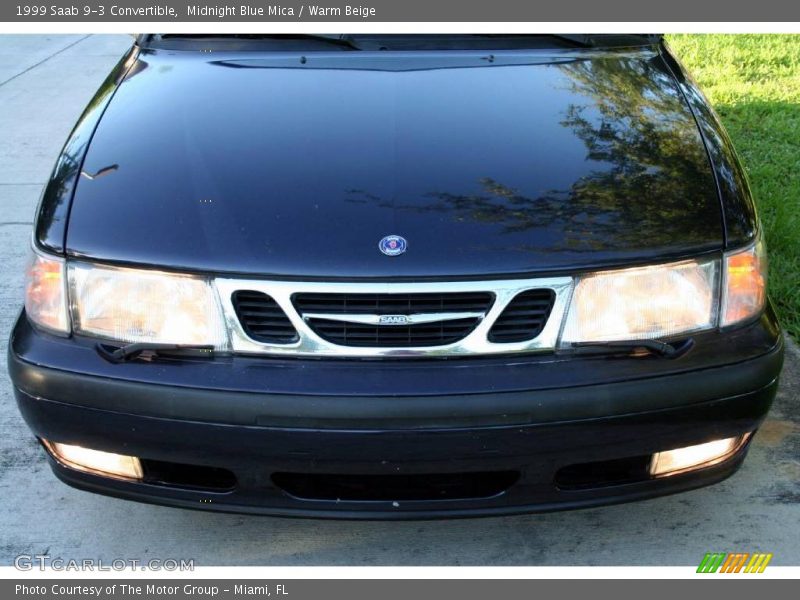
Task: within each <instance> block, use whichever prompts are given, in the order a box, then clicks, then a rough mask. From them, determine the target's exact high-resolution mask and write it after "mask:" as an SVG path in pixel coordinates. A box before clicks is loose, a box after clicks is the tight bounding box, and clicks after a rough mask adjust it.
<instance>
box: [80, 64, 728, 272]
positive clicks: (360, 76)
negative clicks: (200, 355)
mask: <svg viewBox="0 0 800 600" xmlns="http://www.w3.org/2000/svg"><path fill="white" fill-rule="evenodd" d="M388 235H399V236H402V237H404V238H405V239H406V240H407V251H406V252H405V253H404V254H402V255H399V256H391V257H390V256H385V255H383V254H381V252H380V251H379V241H380V240H381V239H382V238H383V237H384V236H388ZM66 241H67V244H66V246H67V252H68V253H69V254H71V255H75V256H84V257H91V258H97V259H102V260H109V261H121V262H126V263H141V264H148V265H158V266H162V267H168V268H178V269H190V270H204V271H214V272H235V273H242V274H253V275H274V276H306V277H410V278H413V277H451V276H452V277H457V276H468V277H471V276H485V275H491V276H494V275H501V274H502V275H507V274H521V273H540V272H552V271H563V270H569V269H589V268H598V267H603V266H612V265H617V264H622V263H641V262H646V261H652V260H666V259H671V258H678V257H683V256H689V255H693V254H697V253H703V252H709V251H714V250H718V249H720V248H721V247H722V244H723V231H722V215H721V210H720V203H719V199H718V196H717V192H716V186H715V180H714V175H713V173H712V171H711V168H710V166H709V162H708V157H707V155H706V152H705V150H704V146H703V141H702V139H701V137H700V135H699V133H698V130H697V126H696V124H695V121H694V119H693V116H692V113H691V111H690V110H689V108H688V106H687V104H686V102H685V100H684V98H683V97H682V95H681V92H680V90H679V88H678V87H677V85H676V83H675V81H674V79H673V77H672V76H671V74H670V73H669V71H668V69H667V68H666V67H665V66H664V64H663V62H662V60H661V58H660V56H659V54H658V53H657V52H656V51H653V50H647V49H645V50H636V51H625V52H620V51H598V50H592V51H560V52H559V51H553V52H549V51H548V52H504V53H498V54H497V55H486V54H485V53H483V54H481V53H474V52H447V53H445V52H431V53H421V52H418V53H355V52H353V53H336V54H314V55H309V56H307V57H300V56H299V55H297V54H294V55H292V54H258V53H214V54H208V55H207V54H201V53H195V52H168V51H147V52H142V53H141V54H140V55H139V56H138V59H137V61H136V63H135V64H134V65H133V66H132V68H131V70H130V72H129V74H128V76H127V77H126V79H125V80H124V81H123V82H122V83H121V84H120V86H119V88H118V89H117V91H116V92H115V94H114V97H113V99H112V100H111V101H110V103H109V105H108V107H107V108H106V110H105V113H104V114H103V116H102V118H101V120H100V122H99V124H98V126H97V129H96V131H95V133H94V136H93V138H92V140H91V143H90V145H89V148H88V150H87V152H86V155H85V159H84V163H83V166H82V173H81V177H80V179H79V181H78V183H77V186H76V190H75V195H74V198H73V203H72V207H71V212H70V215H69V225H68V230H67V237H66Z"/></svg>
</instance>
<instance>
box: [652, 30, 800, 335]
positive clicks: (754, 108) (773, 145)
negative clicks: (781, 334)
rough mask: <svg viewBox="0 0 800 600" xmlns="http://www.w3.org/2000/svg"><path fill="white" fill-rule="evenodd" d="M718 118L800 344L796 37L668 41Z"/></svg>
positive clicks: (799, 55)
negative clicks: (748, 190)
mask: <svg viewBox="0 0 800 600" xmlns="http://www.w3.org/2000/svg"><path fill="white" fill-rule="evenodd" d="M667 41H668V43H669V45H670V47H671V48H672V50H673V51H674V53H675V54H676V55H677V56H678V57H679V58H680V60H681V62H683V64H684V65H685V66H686V68H687V69H688V70H689V72H690V73H691V74H692V75H693V76H694V78H695V80H697V82H698V83H699V84H700V87H701V88H702V89H703V91H704V92H705V93H706V95H707V96H708V98H709V100H711V103H712V105H713V106H714V108H715V109H716V111H717V113H719V115H720V117H721V118H722V122H723V123H724V124H725V127H726V129H727V130H728V133H729V134H730V136H731V138H732V139H733V143H734V145H735V146H736V149H737V150H738V152H739V154H740V156H741V158H742V162H743V163H744V166H745V168H746V170H747V173H748V176H749V178H750V184H751V187H752V191H753V195H754V197H755V200H756V204H757V205H758V210H759V214H760V216H761V220H762V222H763V224H764V230H765V232H766V240H767V249H768V251H769V259H770V274H769V277H770V279H769V289H770V296H771V297H772V300H773V301H774V302H775V304H776V306H777V308H778V313H779V315H780V318H781V323H782V325H783V326H784V328H785V329H786V330H787V331H788V332H789V333H790V334H791V335H792V337H793V338H794V339H795V340H798V341H800V35H669V36H667Z"/></svg>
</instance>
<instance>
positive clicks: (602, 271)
mask: <svg viewBox="0 0 800 600" xmlns="http://www.w3.org/2000/svg"><path fill="white" fill-rule="evenodd" d="M762 239H763V236H762V231H761V227H760V224H759V221H758V218H757V215H756V212H755V208H754V204H753V200H752V198H751V196H750V192H749V189H748V185H747V181H746V178H745V175H744V171H743V169H742V167H741V165H740V163H739V161H738V159H737V157H736V154H735V152H734V150H733V148H732V146H731V143H730V140H729V139H728V137H727V135H726V133H725V131H724V130H723V128H722V126H721V125H720V123H719V120H718V119H717V117H716V116H715V114H714V113H713V111H712V109H711V108H710V106H709V105H708V103H707V101H706V100H705V99H704V97H703V96H702V94H701V92H700V91H699V90H698V88H697V86H696V85H695V84H694V82H693V81H692V80H691V79H690V78H689V76H688V75H687V74H686V73H685V71H684V70H683V68H682V67H681V65H680V64H679V63H678V61H677V60H676V59H675V57H674V56H672V54H670V51H669V49H668V48H667V47H666V45H665V44H664V42H663V40H662V39H661V38H660V37H659V36H644V35H642V36H635V35H621V36H613V35H612V36H578V35H572V36H569V35H567V36H520V35H428V36H426V35H415V36H411V35H395V36H389V35H375V34H365V35H352V36H344V35H341V36H340V35H332V36H327V35H285V36H278V35H236V36H215V35H189V36H173V35H143V36H140V37H139V38H137V41H136V43H135V44H134V46H133V47H132V48H131V50H130V52H129V53H128V54H127V55H126V56H125V57H123V59H122V60H121V61H120V63H119V64H118V65H117V67H116V68H115V69H114V70H113V72H112V73H111V74H110V75H109V77H108V79H107V80H106V82H105V83H104V84H103V85H102V87H101V88H100V90H99V91H98V93H97V95H96V96H95V97H94V99H93V100H92V101H91V103H90V104H89V106H88V107H87V109H86V111H85V113H84V114H83V116H82V117H81V119H80V121H79V122H78V124H77V125H76V127H75V129H74V131H73V132H72V134H71V136H70V137H69V139H68V140H67V143H66V145H65V147H64V150H63V152H62V154H61V156H60V158H59V160H58V162H57V164H56V166H55V169H54V171H53V174H52V177H51V179H50V182H49V184H48V185H47V187H46V189H45V192H44V194H43V197H42V200H41V204H40V207H39V210H38V217H37V220H36V224H35V230H34V235H33V242H32V253H31V261H30V266H29V270H28V283H27V293H26V299H25V309H24V311H23V312H22V314H21V315H20V317H19V320H18V321H17V324H16V326H15V328H14V330H13V333H12V337H11V342H10V344H9V369H10V373H11V376H12V379H13V383H14V390H15V394H16V398H17V401H18V403H19V407H20V410H21V411H22V414H23V415H24V417H25V419H26V421H27V423H28V424H29V426H30V427H31V429H32V430H33V432H34V434H35V435H36V436H37V437H38V439H39V440H41V443H42V445H43V447H44V449H45V451H46V452H47V453H48V456H49V457H50V462H51V465H52V467H53V470H54V472H55V474H56V475H57V476H58V477H59V478H60V479H62V480H63V481H65V482H66V483H68V484H70V485H73V486H76V487H79V488H82V489H86V490H90V491H95V492H100V493H104V494H109V495H113V496H118V497H122V498H128V499H133V500H140V501H147V502H155V503H159V504H168V505H173V506H181V507H187V508H200V509H211V510H226V511H237V512H250V513H265V514H273V515H300V516H331V517H352V518H430V517H439V516H466V515H485V514H504V513H517V512H526V511H542V510H552V509H563V508H577V507H584V506H592V505H598V504H606V503H612V502H621V501H628V500H635V499H641V498H647V497H652V496H657V495H661V494H667V493H672V492H677V491H681V490H687V489H690V488H695V487H698V486H702V485H706V484H710V483H714V482H717V481H720V480H722V479H724V478H725V477H727V476H729V475H731V474H732V473H733V472H734V471H735V470H736V469H737V468H738V467H739V466H740V465H741V463H742V461H743V460H744V457H745V454H746V452H747V449H748V444H749V442H750V440H751V437H752V435H753V433H754V432H755V431H756V430H757V428H758V427H759V425H760V423H761V422H762V420H763V419H764V417H765V415H766V413H767V411H768V409H769V406H770V404H771V402H772V399H773V397H774V395H775V391H776V387H777V385H778V376H779V373H780V370H781V366H782V359H783V346H782V341H781V333H780V328H779V325H778V322H777V320H776V318H775V313H774V311H773V308H772V306H771V305H770V303H769V300H768V298H767V295H766V256H765V254H764V246H763V242H762Z"/></svg>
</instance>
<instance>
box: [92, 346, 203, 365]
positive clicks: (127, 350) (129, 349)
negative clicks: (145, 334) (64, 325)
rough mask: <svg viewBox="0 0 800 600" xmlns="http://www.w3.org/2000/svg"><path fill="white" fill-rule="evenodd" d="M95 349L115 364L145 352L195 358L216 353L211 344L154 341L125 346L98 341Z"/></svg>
mask: <svg viewBox="0 0 800 600" xmlns="http://www.w3.org/2000/svg"><path fill="white" fill-rule="evenodd" d="M95 350H97V353H98V354H99V355H100V356H102V357H103V358H105V359H106V360H107V361H109V362H112V363H115V364H119V363H123V362H127V361H129V360H133V359H135V358H139V357H140V356H141V355H142V354H143V353H150V354H153V355H170V356H176V355H179V356H191V357H194V358H211V357H212V356H213V355H214V346H211V345H200V344H198V345H193V344H158V343H154V342H135V343H133V344H125V345H124V346H112V345H110V344H100V343H98V344H96V345H95Z"/></svg>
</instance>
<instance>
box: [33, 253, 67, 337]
mask: <svg viewBox="0 0 800 600" xmlns="http://www.w3.org/2000/svg"><path fill="white" fill-rule="evenodd" d="M25 275H26V277H25V313H26V314H27V315H28V318H29V319H30V320H31V322H33V324H34V325H37V326H39V327H41V328H43V329H46V330H48V331H50V332H52V333H58V334H62V335H66V334H68V333H69V319H68V317H67V292H66V281H65V279H66V278H65V274H64V261H63V260H62V259H59V258H55V257H50V256H45V255H44V254H39V253H38V252H36V251H33V252H32V253H31V257H30V260H29V261H28V268H27V270H26V273H25Z"/></svg>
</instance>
